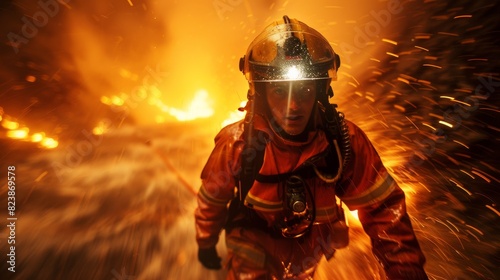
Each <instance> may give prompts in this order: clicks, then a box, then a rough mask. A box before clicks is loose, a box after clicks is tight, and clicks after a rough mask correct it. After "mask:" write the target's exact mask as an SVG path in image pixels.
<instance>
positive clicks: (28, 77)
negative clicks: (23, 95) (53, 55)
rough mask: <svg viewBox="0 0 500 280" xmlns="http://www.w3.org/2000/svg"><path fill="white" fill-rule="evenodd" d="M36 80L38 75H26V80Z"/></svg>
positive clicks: (31, 81)
mask: <svg viewBox="0 0 500 280" xmlns="http://www.w3.org/2000/svg"><path fill="white" fill-rule="evenodd" d="M35 81H36V77H35V76H33V75H29V76H26V82H28V83H34V82H35Z"/></svg>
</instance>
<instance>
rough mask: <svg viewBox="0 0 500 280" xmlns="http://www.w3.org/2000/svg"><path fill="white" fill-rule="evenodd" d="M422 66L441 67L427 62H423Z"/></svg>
mask: <svg viewBox="0 0 500 280" xmlns="http://www.w3.org/2000/svg"><path fill="white" fill-rule="evenodd" d="M423 66H427V67H434V68H437V69H441V68H443V67H441V66H438V65H435V64H429V63H424V65H423Z"/></svg>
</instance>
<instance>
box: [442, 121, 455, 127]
mask: <svg viewBox="0 0 500 280" xmlns="http://www.w3.org/2000/svg"><path fill="white" fill-rule="evenodd" d="M439 123H440V124H442V125H446V126H447V127H450V128H453V125H452V124H451V123H449V122H445V121H439Z"/></svg>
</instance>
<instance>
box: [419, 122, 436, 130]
mask: <svg viewBox="0 0 500 280" xmlns="http://www.w3.org/2000/svg"><path fill="white" fill-rule="evenodd" d="M422 125H425V126H427V127H428V128H430V129H432V130H436V128H435V127H433V126H432V125H430V124H428V123H422Z"/></svg>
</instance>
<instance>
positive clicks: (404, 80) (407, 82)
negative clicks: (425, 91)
mask: <svg viewBox="0 0 500 280" xmlns="http://www.w3.org/2000/svg"><path fill="white" fill-rule="evenodd" d="M398 81H400V82H403V83H405V84H408V85H409V84H410V81H408V80H407V79H403V78H401V77H398Z"/></svg>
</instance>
